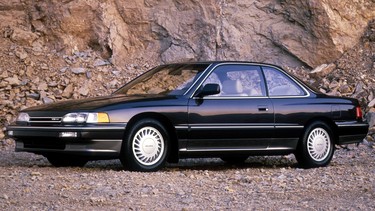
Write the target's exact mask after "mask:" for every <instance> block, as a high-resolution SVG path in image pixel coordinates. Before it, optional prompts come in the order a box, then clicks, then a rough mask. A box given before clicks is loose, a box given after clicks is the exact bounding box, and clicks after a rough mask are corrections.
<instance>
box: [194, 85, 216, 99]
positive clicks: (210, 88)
mask: <svg viewBox="0 0 375 211" xmlns="http://www.w3.org/2000/svg"><path fill="white" fill-rule="evenodd" d="M219 93H220V86H219V84H206V85H205V86H204V87H203V89H202V90H200V91H199V92H198V94H197V95H196V96H197V97H204V96H207V95H216V94H219Z"/></svg>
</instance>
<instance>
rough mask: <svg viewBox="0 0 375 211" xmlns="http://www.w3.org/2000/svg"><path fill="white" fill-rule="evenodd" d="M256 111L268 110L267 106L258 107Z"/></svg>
mask: <svg viewBox="0 0 375 211" xmlns="http://www.w3.org/2000/svg"><path fill="white" fill-rule="evenodd" d="M258 111H268V108H267V107H258Z"/></svg>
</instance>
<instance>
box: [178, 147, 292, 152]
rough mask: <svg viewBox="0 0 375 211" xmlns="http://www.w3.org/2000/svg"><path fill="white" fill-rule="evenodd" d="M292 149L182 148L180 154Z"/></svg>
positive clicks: (283, 148) (286, 148)
mask: <svg viewBox="0 0 375 211" xmlns="http://www.w3.org/2000/svg"><path fill="white" fill-rule="evenodd" d="M293 149H294V148H292V147H267V148H241V149H240V148H233V149H229V148H223V149H220V148H211V149H187V148H181V149H179V151H180V152H230V151H234V152H238V151H262V150H293Z"/></svg>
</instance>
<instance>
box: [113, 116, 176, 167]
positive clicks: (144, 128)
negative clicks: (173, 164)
mask: <svg viewBox="0 0 375 211" xmlns="http://www.w3.org/2000/svg"><path fill="white" fill-rule="evenodd" d="M168 143H169V135H168V132H167V131H166V129H165V128H164V126H163V125H162V124H161V123H160V122H159V121H156V120H154V119H143V120H140V121H139V122H137V123H136V124H135V125H134V126H133V127H132V128H131V129H130V131H129V133H128V134H127V137H126V139H125V141H124V144H123V146H122V150H121V153H122V154H121V157H120V160H121V163H122V164H123V165H124V167H125V168H127V169H129V170H132V171H157V170H159V169H160V168H162V167H164V165H165V162H166V160H167V155H168V150H169V147H168Z"/></svg>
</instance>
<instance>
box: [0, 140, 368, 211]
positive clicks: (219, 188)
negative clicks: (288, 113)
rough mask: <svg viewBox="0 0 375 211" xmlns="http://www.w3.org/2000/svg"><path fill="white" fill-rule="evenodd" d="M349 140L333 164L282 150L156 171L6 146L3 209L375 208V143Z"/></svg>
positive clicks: (0, 178) (0, 155) (0, 183)
mask: <svg viewBox="0 0 375 211" xmlns="http://www.w3.org/2000/svg"><path fill="white" fill-rule="evenodd" d="M349 148H350V149H338V150H337V151H336V152H335V156H334V158H333V160H332V163H331V165H330V166H329V167H326V168H317V169H308V170H305V169H300V168H298V167H297V165H296V161H295V159H294V157H293V156H284V157H281V156H275V157H250V158H249V159H248V160H247V161H246V163H245V164H241V165H229V164H226V163H224V162H222V161H220V160H219V159H185V160H181V161H180V163H179V164H173V165H168V166H167V167H166V168H164V169H163V170H161V171H159V172H155V173H139V172H128V171H124V170H123V169H122V167H121V164H120V162H119V161H118V160H111V161H95V162H89V163H88V164H87V165H86V166H85V167H83V168H55V167H52V166H51V165H50V164H49V163H48V161H47V160H46V159H45V158H43V157H41V156H37V155H33V154H29V153H15V152H14V150H13V149H2V150H0V190H1V193H0V210H375V150H374V149H371V148H369V147H367V146H365V145H359V146H358V147H357V146H354V145H350V146H349Z"/></svg>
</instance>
